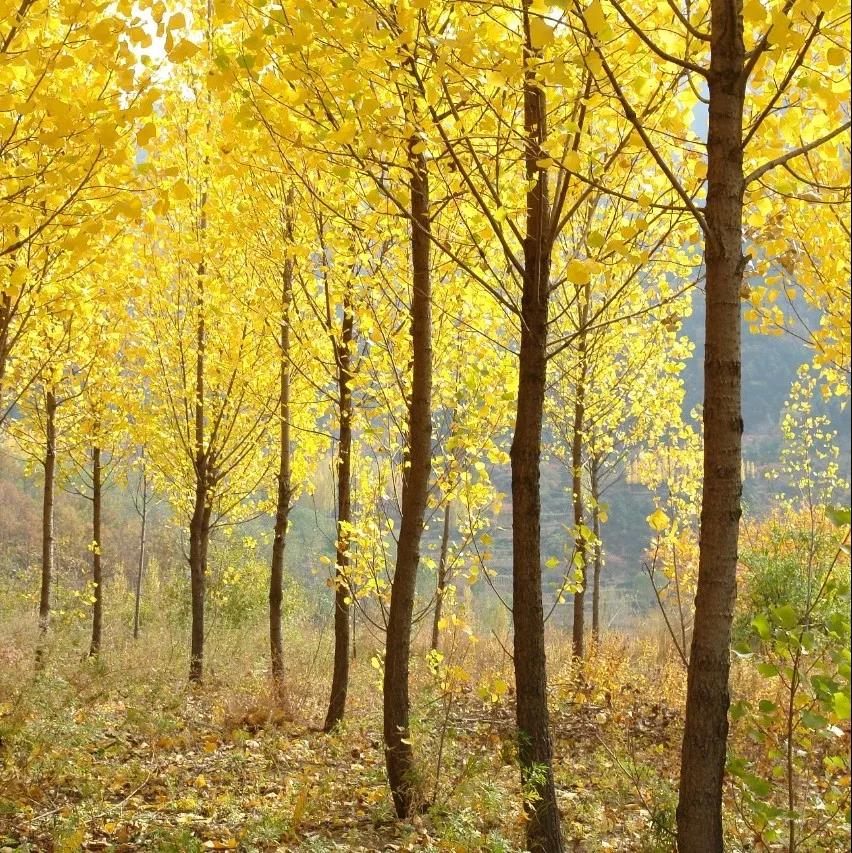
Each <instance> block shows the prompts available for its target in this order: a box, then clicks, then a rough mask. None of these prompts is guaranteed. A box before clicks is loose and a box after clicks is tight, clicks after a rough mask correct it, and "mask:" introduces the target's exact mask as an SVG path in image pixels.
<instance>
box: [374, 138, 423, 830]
mask: <svg viewBox="0 0 852 853" xmlns="http://www.w3.org/2000/svg"><path fill="white" fill-rule="evenodd" d="M418 141H419V140H418V139H417V137H412V138H411V139H410V140H409V152H410V154H409V161H410V163H411V183H410V189H411V266H412V288H411V347H412V358H411V374H412V375H411V397H410V399H409V401H408V447H407V451H406V454H405V456H406V458H405V465H404V467H403V475H402V518H401V520H400V529H399V541H398V544H397V552H396V568H395V571H394V576H393V582H392V584H391V600H390V611H389V613H388V629H387V647H386V652H385V674H384V737H385V761H386V763H387V771H388V782H389V784H390V789H391V793H392V795H393V802H394V808H395V809H396V813H397V815H398V816H399V817H402V818H404V817H407V816H408V815H410V814H411V812H412V811H413V809H414V808H415V807H416V805H417V798H418V795H419V791H418V784H417V780H416V778H415V767H414V753H413V750H412V748H411V743H410V742H409V696H408V659H409V653H410V646H411V618H412V613H413V609H414V592H415V586H416V583H417V567H418V563H419V561H420V538H421V536H422V534H423V520H424V515H425V512H426V499H427V495H428V487H429V474H430V471H431V468H432V309H431V278H430V269H429V250H430V241H431V236H430V230H431V225H430V220H429V179H428V174H427V171H426V159H425V157H424V156H423V154H417V153H415V152H414V151H413V148H414V146H415V145H416V143H417V142H418Z"/></svg>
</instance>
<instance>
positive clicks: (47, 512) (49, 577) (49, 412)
mask: <svg viewBox="0 0 852 853" xmlns="http://www.w3.org/2000/svg"><path fill="white" fill-rule="evenodd" d="M56 407H57V402H56V395H55V394H54V392H53V391H48V392H47V393H46V395H45V448H44V494H43V499H42V511H41V594H40V596H39V605H38V633H39V637H38V643H37V645H36V667H37V668H38V667H41V665H42V664H43V663H44V653H45V650H44V644H45V641H46V640H47V631H48V629H49V628H50V586H51V583H52V581H53V508H54V503H55V493H56Z"/></svg>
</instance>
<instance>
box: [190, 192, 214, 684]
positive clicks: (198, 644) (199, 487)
mask: <svg viewBox="0 0 852 853" xmlns="http://www.w3.org/2000/svg"><path fill="white" fill-rule="evenodd" d="M206 200H207V193H206V192H205V193H202V202H201V210H202V213H201V219H200V230H201V232H202V234H203V233H204V231H205V229H206V226H207V216H206V213H205V212H204V207H205V203H206ZM205 273H206V268H205V265H204V261H201V262H200V263H199V265H198V299H197V309H198V325H197V327H196V353H195V410H194V420H195V448H194V449H195V458H194V460H193V469H194V473H195V497H194V501H193V507H192V518H191V520H190V523H189V577H190V595H191V604H192V626H191V636H190V654H189V680H190V682H192V683H195V684H198V683H200V682H201V680H202V678H203V677H204V598H205V593H206V589H205V588H206V583H207V543H208V540H209V535H210V506H209V501H210V496H209V495H208V493H207V490H208V484H209V469H210V460H209V459H208V457H207V452H206V450H205V448H204V387H205V376H204V369H205V351H206V344H207V339H206V327H205V324H204V275H205Z"/></svg>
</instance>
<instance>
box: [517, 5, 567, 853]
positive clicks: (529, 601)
mask: <svg viewBox="0 0 852 853" xmlns="http://www.w3.org/2000/svg"><path fill="white" fill-rule="evenodd" d="M529 5H530V0H524V4H523V9H524V63H525V67H524V129H525V132H526V151H525V161H526V177H527V181H528V187H529V189H528V190H527V198H526V201H527V213H526V232H525V236H524V277H523V288H522V294H521V317H520V326H521V346H520V354H519V363H518V406H517V412H516V415H515V432H514V436H513V439H512V448H511V453H510V458H511V469H512V616H513V622H514V667H515V692H516V705H515V707H516V718H517V728H518V762H519V764H520V769H521V783H522V786H523V796H524V812H525V814H526V816H527V824H526V837H527V838H526V843H527V847H528V848H529V850H530V851H532V853H561V851H562V834H561V829H560V826H559V810H558V808H557V805H556V789H555V787H554V784H553V767H552V747H551V742H550V718H549V712H548V707H547V662H546V656H545V649H544V610H543V607H542V593H541V489H540V478H541V431H542V419H543V413H544V394H545V387H546V381H547V322H548V319H547V311H548V298H549V285H550V245H549V243H548V237H547V235H548V233H549V231H550V222H549V217H550V213H549V208H550V205H549V198H548V185H547V170H546V169H540V168H539V167H538V166H537V165H536V162H537V161H538V160H540V159H541V158H542V151H541V143H542V141H543V140H544V138H545V135H546V132H547V131H546V119H547V109H546V104H545V95H544V89H543V88H542V87H541V86H540V85H539V83H538V81H537V80H536V77H535V71H534V69H533V68H532V66H531V62H532V60H533V59H534V58H535V51H534V50H533V49H532V47H531V41H530V32H529V24H530V20H529Z"/></svg>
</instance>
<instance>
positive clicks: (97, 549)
mask: <svg viewBox="0 0 852 853" xmlns="http://www.w3.org/2000/svg"><path fill="white" fill-rule="evenodd" d="M101 488H102V484H101V449H100V447H93V448H92V583H93V584H94V590H93V595H94V599H95V600H94V602H93V603H92V642H91V644H90V645H89V656H90V657H97V655H98V654H99V653H100V650H101V635H102V632H103V614H104V594H103V574H102V572H101Z"/></svg>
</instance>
